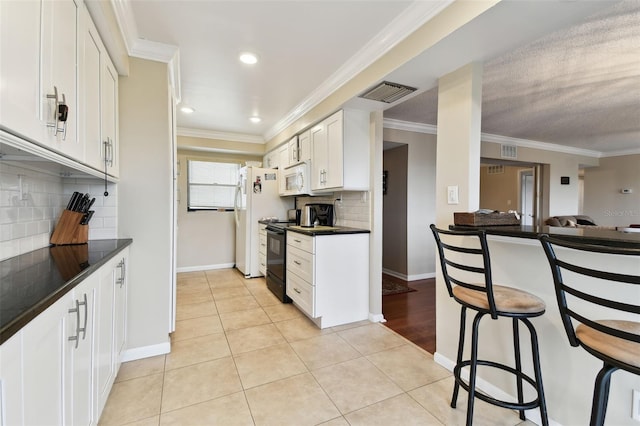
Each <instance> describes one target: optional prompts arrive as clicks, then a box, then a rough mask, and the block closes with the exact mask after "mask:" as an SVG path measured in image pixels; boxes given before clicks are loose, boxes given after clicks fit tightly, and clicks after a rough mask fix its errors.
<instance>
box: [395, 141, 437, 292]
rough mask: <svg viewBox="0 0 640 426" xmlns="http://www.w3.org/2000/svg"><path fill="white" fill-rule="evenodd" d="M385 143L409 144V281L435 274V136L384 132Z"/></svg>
mask: <svg viewBox="0 0 640 426" xmlns="http://www.w3.org/2000/svg"><path fill="white" fill-rule="evenodd" d="M384 140H385V141H388V142H396V143H404V144H407V147H408V154H407V157H408V159H407V237H406V241H407V248H406V253H407V279H408V280H418V279H423V278H430V277H433V276H434V274H435V246H434V244H433V237H432V236H431V234H430V231H429V224H431V223H435V220H436V208H435V203H436V135H432V134H425V133H416V132H407V131H403V130H394V129H384Z"/></svg>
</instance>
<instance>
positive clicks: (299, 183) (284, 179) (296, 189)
mask: <svg viewBox="0 0 640 426" xmlns="http://www.w3.org/2000/svg"><path fill="white" fill-rule="evenodd" d="M278 173H279V176H278V179H279V181H280V195H282V196H287V195H303V194H308V195H310V194H311V179H310V178H309V163H306V162H304V163H299V164H297V165H295V166H292V167H289V168H286V169H284V170H278Z"/></svg>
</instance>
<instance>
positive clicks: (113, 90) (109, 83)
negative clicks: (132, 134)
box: [101, 53, 119, 177]
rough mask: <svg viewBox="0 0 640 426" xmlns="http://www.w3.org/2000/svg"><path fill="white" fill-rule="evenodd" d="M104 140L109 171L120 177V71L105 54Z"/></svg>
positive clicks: (103, 86)
mask: <svg viewBox="0 0 640 426" xmlns="http://www.w3.org/2000/svg"><path fill="white" fill-rule="evenodd" d="M101 95H102V109H101V111H102V120H101V122H102V141H103V142H105V141H106V143H107V144H106V149H103V150H102V153H103V155H104V157H103V158H102V160H103V166H104V164H105V162H106V167H107V173H109V174H110V175H112V176H115V177H118V172H119V164H118V154H119V152H118V151H119V149H118V148H119V147H118V73H117V72H116V69H115V67H114V66H113V64H112V63H111V60H110V59H109V58H108V57H107V55H106V53H105V54H104V55H103V66H102V90H101Z"/></svg>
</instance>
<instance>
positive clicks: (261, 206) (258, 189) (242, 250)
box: [234, 166, 293, 278]
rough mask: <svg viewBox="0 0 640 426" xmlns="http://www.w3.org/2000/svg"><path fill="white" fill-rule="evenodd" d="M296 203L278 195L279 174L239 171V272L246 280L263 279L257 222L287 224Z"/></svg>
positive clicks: (237, 246) (269, 171) (236, 200)
mask: <svg viewBox="0 0 640 426" xmlns="http://www.w3.org/2000/svg"><path fill="white" fill-rule="evenodd" d="M291 208H293V200H292V199H287V198H280V196H279V195H278V180H277V170H275V169H263V168H259V167H252V166H249V167H243V168H241V169H240V175H239V179H238V187H237V188H236V198H235V206H234V210H235V217H236V268H237V269H238V270H239V271H240V272H242V273H243V274H244V276H245V277H247V278H250V277H251V278H252V277H261V276H262V274H261V273H260V271H259V268H258V266H259V263H258V253H259V250H260V238H259V236H258V231H259V226H258V221H259V220H260V219H264V218H277V219H280V220H284V219H285V218H286V217H287V210H289V209H291Z"/></svg>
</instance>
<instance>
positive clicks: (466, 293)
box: [452, 284, 546, 316]
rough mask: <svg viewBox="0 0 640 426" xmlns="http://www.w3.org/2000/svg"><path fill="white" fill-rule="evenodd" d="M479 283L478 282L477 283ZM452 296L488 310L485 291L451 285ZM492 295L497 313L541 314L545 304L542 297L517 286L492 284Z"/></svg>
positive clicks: (461, 301) (478, 308)
mask: <svg viewBox="0 0 640 426" xmlns="http://www.w3.org/2000/svg"><path fill="white" fill-rule="evenodd" d="M478 285H480V284H478ZM452 291H453V297H454V298H455V299H456V300H457V301H458V302H459V303H462V304H466V305H467V306H468V307H470V308H473V309H476V310H484V311H489V301H488V299H487V293H486V292H484V291H478V290H472V289H469V288H467V287H462V286H456V287H453V289H452ZM493 297H494V299H495V303H496V312H497V313H498V315H503V316H504V315H508V314H532V315H535V314H538V315H542V314H543V313H544V311H545V309H546V305H545V303H544V301H543V300H542V299H540V298H539V297H538V296H535V295H533V294H531V293H528V292H526V291H524V290H519V289H517V288H512V287H505V286H501V285H496V284H494V285H493Z"/></svg>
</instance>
